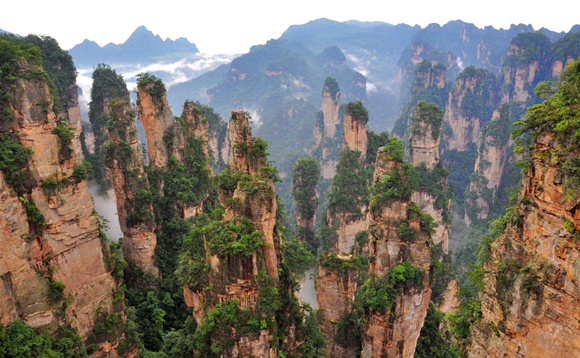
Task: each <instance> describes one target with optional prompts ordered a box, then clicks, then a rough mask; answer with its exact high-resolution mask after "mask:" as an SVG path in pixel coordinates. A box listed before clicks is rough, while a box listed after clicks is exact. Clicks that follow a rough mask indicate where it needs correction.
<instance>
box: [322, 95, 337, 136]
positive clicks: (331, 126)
mask: <svg viewBox="0 0 580 358" xmlns="http://www.w3.org/2000/svg"><path fill="white" fill-rule="evenodd" d="M339 109H340V92H338V91H337V92H333V91H332V89H331V88H330V87H329V86H328V85H325V86H324V88H323V90H322V117H323V119H324V131H323V133H324V138H334V136H335V134H336V129H337V127H338V125H339V124H340V118H339V116H338V111H339Z"/></svg>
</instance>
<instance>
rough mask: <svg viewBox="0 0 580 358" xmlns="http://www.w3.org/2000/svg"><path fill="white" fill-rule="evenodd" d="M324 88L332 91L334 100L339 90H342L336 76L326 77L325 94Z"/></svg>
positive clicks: (331, 95)
mask: <svg viewBox="0 0 580 358" xmlns="http://www.w3.org/2000/svg"><path fill="white" fill-rule="evenodd" d="M324 88H328V91H329V92H330V97H331V98H332V99H333V100H335V99H336V95H337V94H338V92H340V88H339V86H338V82H337V81H336V79H335V78H332V77H326V79H325V80H324V87H323V92H322V94H324Z"/></svg>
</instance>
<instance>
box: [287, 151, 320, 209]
mask: <svg viewBox="0 0 580 358" xmlns="http://www.w3.org/2000/svg"><path fill="white" fill-rule="evenodd" d="M319 176H320V167H319V165H318V162H317V161H316V160H315V159H314V158H300V159H298V160H297V161H296V163H295V164H294V170H293V171H292V194H293V195H294V200H295V201H296V211H297V212H298V213H299V214H300V216H301V217H302V218H304V219H306V220H311V219H312V218H313V217H314V214H315V213H316V208H317V206H318V200H317V198H316V185H317V184H318V177H319Z"/></svg>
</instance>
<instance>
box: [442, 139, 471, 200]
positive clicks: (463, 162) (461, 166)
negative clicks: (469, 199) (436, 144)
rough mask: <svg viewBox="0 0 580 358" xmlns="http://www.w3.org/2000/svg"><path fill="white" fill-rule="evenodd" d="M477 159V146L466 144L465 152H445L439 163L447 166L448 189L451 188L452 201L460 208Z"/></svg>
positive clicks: (454, 150)
mask: <svg viewBox="0 0 580 358" xmlns="http://www.w3.org/2000/svg"><path fill="white" fill-rule="evenodd" d="M476 159H477V145H476V144H475V143H470V144H468V146H467V148H466V150H465V151H457V150H456V149H453V150H446V151H445V152H444V153H442V154H441V161H442V162H443V163H446V164H447V168H448V172H449V174H448V180H449V187H450V188H453V199H454V200H453V201H454V203H456V204H457V205H459V206H460V207H462V206H463V205H464V203H465V191H466V190H467V188H468V186H469V184H470V176H471V174H472V173H473V169H474V167H475V160H476Z"/></svg>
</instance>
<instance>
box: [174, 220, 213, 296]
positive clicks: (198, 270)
mask: <svg viewBox="0 0 580 358" xmlns="http://www.w3.org/2000/svg"><path fill="white" fill-rule="evenodd" d="M201 215H203V216H207V214H201ZM200 219H201V218H199V217H198V219H197V220H196V221H197V225H196V227H194V228H193V229H192V230H191V232H190V233H189V234H188V235H187V236H186V237H185V238H184V240H183V250H182V253H181V254H180V258H179V265H178V269H177V272H176V273H177V276H178V277H179V278H180V280H182V281H183V282H184V283H185V284H187V286H188V287H189V289H190V290H192V291H200V290H201V289H202V288H203V287H204V286H205V285H206V284H207V282H208V281H209V276H208V274H209V271H210V267H209V264H208V263H207V262H206V259H205V255H206V252H205V241H204V233H205V231H204V229H203V226H204V225H205V224H204V223H203V222H202V220H203V219H202V220H200ZM208 220H209V218H208Z"/></svg>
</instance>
